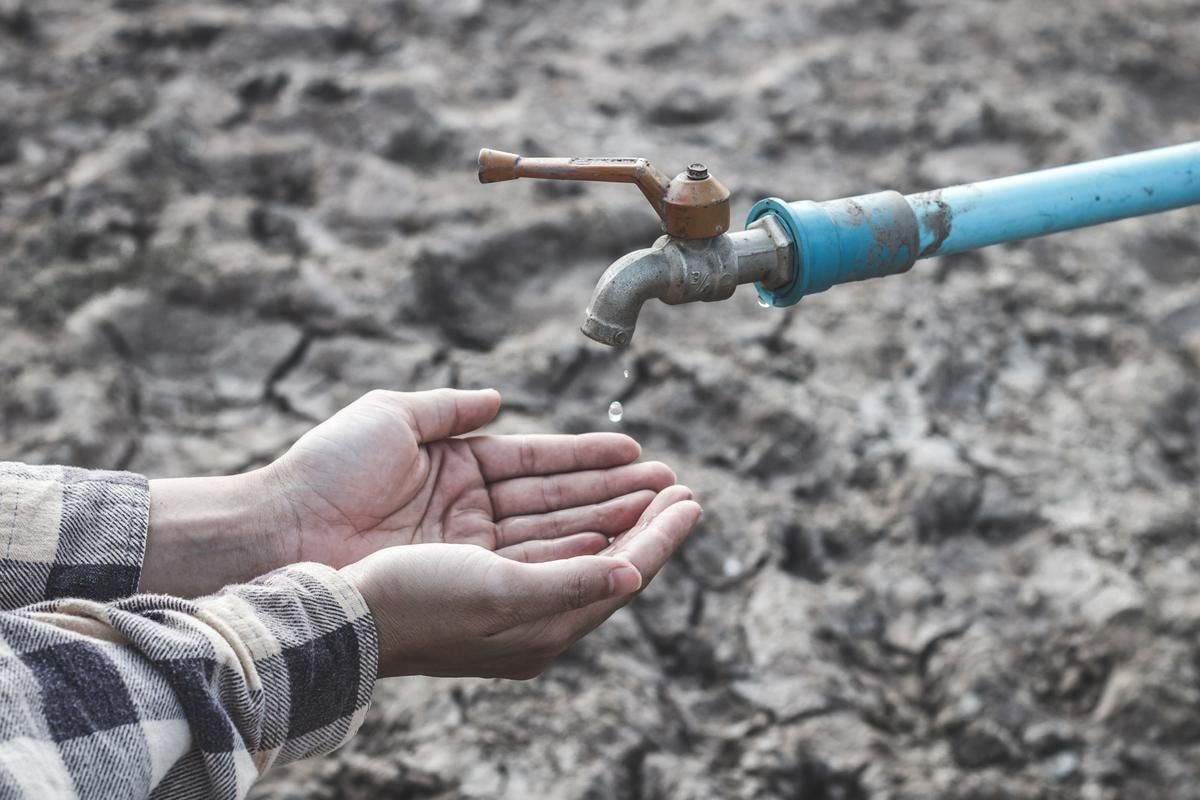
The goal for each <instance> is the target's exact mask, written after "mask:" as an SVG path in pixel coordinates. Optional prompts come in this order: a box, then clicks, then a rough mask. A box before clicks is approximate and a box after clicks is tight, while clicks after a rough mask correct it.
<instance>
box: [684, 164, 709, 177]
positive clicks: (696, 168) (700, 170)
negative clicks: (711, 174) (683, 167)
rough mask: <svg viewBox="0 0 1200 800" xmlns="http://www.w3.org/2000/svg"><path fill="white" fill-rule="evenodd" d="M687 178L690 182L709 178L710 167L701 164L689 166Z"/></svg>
mask: <svg viewBox="0 0 1200 800" xmlns="http://www.w3.org/2000/svg"><path fill="white" fill-rule="evenodd" d="M687 176H688V179H690V180H693V181H702V180H704V179H705V178H707V177H708V167H706V166H704V165H703V164H699V163H696V164H688V168H687Z"/></svg>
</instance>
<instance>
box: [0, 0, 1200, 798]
mask: <svg viewBox="0 0 1200 800" xmlns="http://www.w3.org/2000/svg"><path fill="white" fill-rule="evenodd" d="M1197 75H1200V2H1197V1H1196V0H1095V1H1094V2H1083V1H1082V0H1078V1H1077V2H1061V3H1043V2H1040V0H1005V1H1000V0H995V1H994V2H983V1H982V0H978V1H976V2H951V1H950V0H814V2H807V3H803V4H801V3H793V2H784V1H783V0H780V1H779V2H746V1H745V0H742V1H741V2H733V0H709V1H707V2H690V3H678V2H668V1H667V0H653V1H652V2H633V0H625V1H624V2H621V1H613V0H610V1H609V2H581V3H555V2H549V0H543V1H542V2H514V1H512V0H508V1H505V2H501V1H496V2H490V3H484V2H482V0H442V1H441V2H422V1H421V0H387V1H385V0H363V1H362V2H333V1H332V0H295V2H288V3H269V2H247V1H244V0H243V1H240V2H211V1H208V0H205V1H201V0H196V1H195V2H188V3H179V2H166V1H164V2H156V1H155V0H90V1H88V2H84V1H83V0H36V2H35V1H34V0H28V1H27V2H15V1H14V0H0V458H4V459H10V460H24V461H31V462H68V463H73V464H78V465H81V466H94V467H106V468H125V469H131V470H136V471H140V472H144V473H147V474H149V475H151V476H153V477H164V476H173V475H193V474H221V473H228V472H230V471H235V470H242V469H246V468H249V467H253V466H256V465H259V464H262V463H265V462H266V461H268V460H270V459H271V458H272V457H274V456H275V455H277V454H278V453H280V452H281V451H282V450H283V449H285V448H286V447H287V446H288V445H289V444H290V443H291V442H292V441H293V440H294V439H295V438H296V437H297V436H298V435H300V434H301V433H302V432H303V431H305V430H306V429H307V428H308V427H310V426H311V425H312V424H313V423H314V422H315V421H317V420H320V419H322V418H324V417H325V416H327V415H328V414H330V413H331V412H333V411H334V410H336V409H337V408H339V407H340V406H341V405H343V404H345V403H347V402H349V401H350V400H352V399H353V398H355V397H357V396H358V395H359V394H361V393H362V392H364V391H366V390H368V389H370V388H374V387H388V388H396V389H419V388H430V387H436V386H444V385H457V386H466V387H477V386H494V387H496V388H499V389H500V390H501V391H502V392H503V393H504V395H505V397H506V410H505V411H504V412H503V414H502V416H501V418H500V419H499V421H498V422H497V423H496V426H495V428H496V429H497V430H500V431H545V430H554V431H568V432H574V431H584V430H605V429H618V430H623V431H626V432H628V433H631V434H633V435H635V436H637V437H638V438H639V439H640V440H641V441H642V443H643V444H644V446H645V450H646V456H647V457H651V458H658V459H663V460H665V461H667V462H668V463H670V464H671V465H672V466H674V467H675V468H676V470H677V471H678V473H679V475H680V478H681V480H683V481H685V482H687V483H688V484H689V485H691V486H693V487H694V488H695V489H696V490H697V493H698V495H699V496H700V499H701V500H702V501H703V502H704V503H705V505H706V507H707V510H708V514H707V516H706V517H705V519H704V521H703V523H702V526H701V527H700V528H699V529H698V530H697V531H696V532H695V533H694V534H693V536H692V537H691V540H690V541H689V543H688V544H687V545H686V547H685V549H684V551H683V552H682V554H681V555H680V556H679V557H678V558H677V559H676V560H675V562H674V563H673V564H672V565H671V566H670V567H669V568H668V569H667V570H665V571H664V573H663V574H662V575H661V576H660V578H659V579H658V581H656V583H655V584H654V585H653V586H652V587H651V588H650V589H649V590H648V591H647V592H646V593H645V594H644V595H643V596H642V597H641V598H640V599H639V600H638V601H637V602H635V603H634V604H633V605H632V606H631V607H629V608H627V609H625V610H624V611H622V612H620V613H619V614H618V615H617V616H616V617H614V618H613V619H612V620H611V621H610V622H609V623H608V624H606V625H605V626H604V627H603V628H602V629H601V630H600V631H598V632H597V633H596V634H595V635H593V636H591V637H590V638H588V639H586V640H585V641H584V642H582V643H581V644H579V645H578V646H577V647H575V648H574V649H573V650H572V651H571V652H570V653H569V654H568V655H567V656H566V657H565V658H564V659H563V660H562V661H561V662H559V663H558V664H557V665H555V666H554V667H553V668H551V670H550V671H549V672H548V673H547V674H546V675H545V676H544V677H543V678H541V679H539V680H536V681H533V682H529V683H506V682H499V681H471V680H463V681H447V680H432V679H420V678H417V679H410V680H398V681H393V682H387V683H384V684H382V685H381V686H380V687H379V690H378V692H377V695H376V700H375V704H374V707H373V709H372V711H371V714H370V716H369V718H368V720H367V722H366V724H365V726H364V728H363V730H362V732H361V733H360V734H359V736H358V737H357V739H355V740H354V741H353V742H352V743H351V744H350V745H349V746H347V747H346V748H345V749H343V750H342V751H340V752H339V753H337V754H335V755H334V756H332V757H329V758H326V759H322V760H316V761H312V762H309V763H304V764H299V765H295V766H293V767H290V768H284V769H279V770H276V771H275V772H273V773H271V774H270V775H269V776H268V777H267V778H266V779H265V780H264V781H263V782H262V783H261V784H260V786H259V787H257V789H256V790H255V793H254V796H255V797H258V798H291V797H297V798H298V797H318V798H342V797H346V798H349V797H364V798H365V797H377V796H384V795H386V796H393V797H404V798H514V799H515V798H538V797H546V798H551V797H553V798H610V797H611V798H629V799H630V800H635V799H637V800H640V799H642V798H646V799H648V798H659V797H663V798H668V797H669V798H711V797H723V798H724V797H728V798H768V797H804V798H807V799H808V800H824V799H826V798H828V799H830V800H833V799H835V798H836V799H841V800H857V799H858V798H928V797H949V798H964V799H965V798H979V799H981V800H982V799H983V798H1029V799H1030V800H1032V798H1086V799H1087V800H1103V799H1104V798H1151V797H1171V798H1193V797H1200V759H1198V756H1200V649H1198V642H1197V632H1198V628H1200V511H1198V509H1200V225H1198V223H1200V211H1197V210H1195V209H1193V210H1190V211H1178V212H1173V213H1170V214H1165V215H1159V216H1155V217H1148V218H1144V219H1141V220H1134V221H1126V222H1120V223H1115V224H1111V225H1108V226H1104V227H1099V228H1094V229H1091V230H1084V231H1079V232H1075V233H1070V234H1063V235H1058V236H1055V237H1051V238H1047V239H1042V240H1036V241H1031V242H1028V243H1021V244H1014V245H1008V246H1001V247H995V248H991V249H988V250H985V251H982V252H977V253H973V254H965V255H962V256H957V257H949V258H944V259H939V260H935V261H930V262H921V263H920V264H918V266H917V267H915V268H914V269H913V270H912V271H911V272H910V273H908V274H906V275H904V276H901V277H894V278H888V279H884V280H878V281H872V282H867V283H861V284H854V285H850V286H846V287H839V288H836V289H834V290H833V291H831V292H828V293H826V294H822V295H817V296H814V297H810V298H808V299H806V300H804V301H803V302H802V303H801V304H800V305H799V306H796V307H794V308H791V309H785V310H781V309H771V310H766V309H761V308H759V307H758V305H757V304H756V302H755V299H754V297H753V293H752V292H750V291H748V290H747V289H741V290H739V292H738V293H737V295H735V297H734V298H732V299H730V300H728V301H725V302H722V303H716V304H696V305H692V306H681V307H675V308H668V307H666V306H663V305H661V304H658V303H652V304H649V305H647V307H646V308H645V310H644V311H643V312H642V315H641V324H640V325H639V329H638V336H637V340H636V341H635V346H634V348H633V350H632V352H631V353H629V354H626V355H625V356H618V355H617V354H614V353H612V352H610V351H608V350H606V349H605V348H603V347H601V346H599V345H596V344H594V343H592V342H590V341H589V340H587V339H585V338H584V337H583V336H582V335H581V334H580V333H578V330H577V327H578V325H579V323H580V322H581V320H582V311H583V308H584V305H585V304H586V301H587V298H588V296H589V294H590V291H591V287H592V285H593V284H594V282H595V280H596V278H597V277H598V276H599V275H600V273H601V272H602V271H603V269H604V267H605V266H606V265H607V264H608V263H609V262H611V261H612V260H613V259H615V258H617V257H618V256H620V255H622V254H623V253H625V252H627V251H629V250H632V249H636V248H639V247H645V246H648V245H649V244H650V242H652V241H653V239H654V238H655V237H656V235H657V232H658V227H657V224H658V223H657V219H656V218H655V217H654V215H653V214H652V212H651V211H650V209H649V208H648V207H647V206H646V203H645V201H644V200H643V199H642V197H641V196H640V195H639V194H638V193H637V192H636V191H634V190H633V189H632V188H631V187H628V186H604V185H599V184H593V185H586V186H582V185H573V184H559V185H555V184H542V185H539V184H537V183H535V182H527V181H520V182H517V183H510V184H501V185H498V186H480V185H479V184H478V183H477V182H476V176H475V167H474V159H475V154H476V152H477V151H478V149H479V148H480V147H483V146H487V147H495V148H499V149H504V150H510V151H514V152H522V153H526V154H530V155H584V156H587V155H615V156H644V157H647V158H649V159H650V160H651V161H652V162H653V163H654V164H656V165H658V166H659V167H660V168H662V169H663V171H664V172H666V173H668V174H674V173H675V172H677V171H679V170H680V169H682V168H683V166H684V165H686V164H687V163H689V162H692V161H704V162H706V163H707V164H708V166H709V168H710V169H711V170H712V172H713V173H714V174H715V175H717V176H718V177H719V178H720V179H721V180H722V181H723V182H724V183H725V184H726V185H727V186H729V187H730V188H731V189H732V190H733V192H734V198H733V200H734V209H733V214H734V219H735V223H737V224H739V225H740V220H741V219H743V218H744V215H745V212H746V210H747V209H748V208H749V207H750V205H751V204H752V203H753V202H754V201H755V200H757V199H759V198H760V197H764V196H768V195H775V196H779V197H783V198H786V199H802V198H807V199H828V198H833V197H841V196H845V195H850V194H856V193H862V192H867V191H875V190H881V189H885V188H891V189H896V190H899V191H902V192H912V191H918V190H924V189H929V188H935V187H939V186H943V185H946V184H949V183H952V182H958V181H966V180H975V179H981V178H987V177H995V176H999V175H1004V174H1009V173H1015V172H1021V171H1026V170H1029V169H1032V168H1036V167H1041V166H1051V165H1056V164H1061V163H1068V162H1073V161H1079V160H1085V159H1091V158H1097V157H1102V156H1106V155H1116V154H1120V153H1123V152H1128V151H1134V150H1140V149H1147V148H1150V147H1154V146H1158V145H1166V144H1172V143H1179V142H1185V141H1189V140H1195V139H1200V111H1198V109H1200V79H1198V78H1197ZM625 368H628V369H630V371H631V374H630V378H629V379H628V380H625V379H624V378H623V377H622V370H623V369H625ZM614 399H619V400H621V401H622V402H623V403H624V405H625V416H624V419H623V420H622V421H621V422H620V423H617V424H614V423H611V422H609V420H608V418H607V415H606V409H607V407H608V404H609V402H610V401H611V400H614Z"/></svg>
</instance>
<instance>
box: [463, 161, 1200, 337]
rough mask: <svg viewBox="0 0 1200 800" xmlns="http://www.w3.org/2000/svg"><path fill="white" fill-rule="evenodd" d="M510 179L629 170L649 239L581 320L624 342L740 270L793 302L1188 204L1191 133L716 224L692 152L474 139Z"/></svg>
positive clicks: (769, 293)
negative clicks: (511, 147) (641, 199)
mask: <svg viewBox="0 0 1200 800" xmlns="http://www.w3.org/2000/svg"><path fill="white" fill-rule="evenodd" d="M516 178H549V179H554V180H582V181H608V182H616V183H633V184H636V185H637V187H638V188H639V189H641V191H642V194H643V195H645V197H646V199H647V200H649V201H650V205H651V206H652V207H653V208H654V210H655V213H657V214H658V216H659V218H660V220H661V221H662V226H663V230H664V235H663V236H661V237H660V238H659V239H658V240H657V241H656V242H655V243H654V244H653V245H652V246H650V247H648V248H646V249H643V250H635V251H634V252H632V253H629V254H627V255H625V256H622V257H621V258H619V259H617V261H615V262H614V263H613V264H612V266H610V267H609V268H608V269H607V270H605V272H604V274H603V275H602V276H601V277H600V280H599V282H598V283H597V284H596V288H595V290H594V291H593V293H592V298H591V301H590V302H589V303H588V307H587V311H586V312H585V316H584V321H583V325H582V330H583V333H584V334H585V335H587V336H588V337H590V338H592V339H594V340H596V341H597V342H600V343H602V344H606V345H610V346H615V347H625V346H628V345H629V343H630V342H631V341H632V339H633V334H634V330H635V328H636V327H637V319H638V314H639V312H640V311H641V308H642V305H643V304H644V303H645V302H646V301H647V300H649V299H650V298H653V297H657V298H658V299H659V300H662V301H663V302H664V303H667V304H670V305H676V304H679V303H691V302H695V301H701V302H712V301H716V300H724V299H726V298H728V297H730V296H732V295H733V293H734V290H735V289H737V287H738V285H740V284H743V283H753V284H755V287H756V289H757V291H758V296H759V299H760V301H761V302H762V303H764V304H765V305H770V306H777V307H784V306H790V305H795V304H796V303H798V302H799V301H800V299H801V298H803V297H804V296H805V295H809V294H816V293H818V292H823V291H825V290H827V289H830V288H832V287H833V286H835V285H837V284H839V283H848V282H851V281H861V280H866V279H868V278H878V277H883V276H886V275H896V274H900V273H903V272H907V271H908V270H909V269H910V268H911V267H912V266H913V264H915V263H916V262H917V261H918V260H920V259H924V258H930V257H932V256H936V255H949V254H952V253H961V252H964V251H967V250H974V249H977V248H980V247H987V246H989V245H993V244H998V243H1001V242H1008V241H1015V240H1018V239H1027V238H1031V237H1034V236H1044V235H1046V234H1050V233H1057V232H1059V231H1065V230H1071V229H1074V228H1082V227H1087V226H1090V225H1098V224H1101V223H1104V222H1111V221H1114V220H1118V219H1124V218H1127V217H1135V216H1141V215H1144V214H1153V213H1157V212H1160V211H1168V210H1170V209H1175V208H1182V207H1184V206H1190V205H1198V204H1200V142H1192V143H1190V144H1181V145H1175V146H1172V147H1161V148H1158V149H1155V150H1146V151H1143V152H1140V153H1130V154H1127V155H1122V156H1115V157H1112V158H1105V159H1099V160H1096V161H1088V162H1083V163H1079V164H1072V165H1068V166H1063V167H1055V168H1053V169H1045V170H1040V171H1037V172H1029V173H1025V174H1021V175H1013V176H1010V177H1007V178H997V179H994V180H989V181H983V182H979V183H968V184H962V185H959V186H950V187H947V188H944V189H937V190H934V191H929V192H921V193H918V194H910V195H901V194H900V193H899V192H894V191H882V192H874V193H871V194H865V195H858V196H855V197H846V198H841V199H838V200H828V201H824V202H812V201H808V200H800V201H796V202H791V203H789V202H786V201H783V200H780V199H778V198H774V197H769V198H766V199H764V200H760V201H759V202H758V203H756V204H755V205H754V207H753V208H751V209H750V214H749V216H748V218H747V225H746V229H745V230H742V231H734V232H731V231H730V230H729V190H728V189H726V188H725V186H724V185H723V184H721V183H720V181H718V180H717V179H716V178H715V177H713V176H712V175H710V174H709V172H708V169H707V168H706V167H705V166H704V165H703V164H698V163H697V164H692V165H690V166H689V167H688V168H687V169H686V170H685V171H683V172H681V173H679V174H678V175H676V176H675V177H674V178H671V179H667V177H666V176H665V175H663V174H662V173H661V172H659V171H658V170H657V169H656V168H654V167H653V166H652V165H651V164H650V162H649V161H647V160H646V159H644V158H525V157H522V156H519V155H515V154H513V153H503V152H499V151H496V150H486V149H485V150H481V151H480V153H479V180H480V182H481V183H494V182H496V181H508V180H514V179H516Z"/></svg>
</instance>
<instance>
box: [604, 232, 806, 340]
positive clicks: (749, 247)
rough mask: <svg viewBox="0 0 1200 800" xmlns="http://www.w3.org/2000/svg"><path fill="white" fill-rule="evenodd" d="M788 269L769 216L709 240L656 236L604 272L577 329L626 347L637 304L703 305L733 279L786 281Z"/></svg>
mask: <svg viewBox="0 0 1200 800" xmlns="http://www.w3.org/2000/svg"><path fill="white" fill-rule="evenodd" d="M792 272H793V268H792V243H791V240H790V239H789V238H788V236H787V234H786V233H785V232H784V231H783V229H782V228H780V226H779V224H778V222H777V221H775V219H774V217H764V218H763V219H762V220H759V221H757V222H755V223H754V224H753V225H752V226H751V227H749V228H747V229H746V230H744V231H739V232H737V233H730V234H722V235H721V236H714V237H712V238H709V239H680V238H676V237H674V236H661V237H659V239H658V241H656V242H655V243H654V245H653V246H652V247H648V248H646V249H644V250H635V251H633V252H632V253H628V254H626V255H624V256H622V257H621V258H619V259H617V260H616V261H614V262H613V264H612V266H610V267H609V268H608V269H607V270H605V271H604V274H603V275H602V276H600V280H599V282H597V284H596V289H595V291H593V292H592V299H591V301H590V302H589V303H588V307H587V311H586V313H585V315H584V320H583V325H582V326H581V330H582V331H583V333H584V334H585V335H586V336H588V337H589V338H591V339H594V340H596V341H597V342H600V343H601V344H606V345H609V346H611V347H626V346H628V345H629V343H630V342H631V341H632V340H633V332H634V329H635V328H637V320H638V313H639V312H640V311H641V310H642V305H643V304H644V303H645V302H646V301H647V300H649V299H651V298H654V297H657V298H658V299H659V300H661V301H663V302H664V303H667V304H669V305H678V304H680V303H692V302H696V301H700V302H706V303H708V302H713V301H715V300H724V299H726V298H727V297H730V296H732V295H733V292H734V290H735V289H737V287H738V284H739V283H753V282H755V281H759V282H762V283H763V284H764V285H767V286H771V287H775V286H783V285H786V284H787V283H788V282H790V281H791V277H792Z"/></svg>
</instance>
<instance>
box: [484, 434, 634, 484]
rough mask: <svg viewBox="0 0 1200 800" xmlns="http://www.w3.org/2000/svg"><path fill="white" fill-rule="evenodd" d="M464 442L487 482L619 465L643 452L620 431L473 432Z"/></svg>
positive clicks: (626, 462) (630, 460)
mask: <svg viewBox="0 0 1200 800" xmlns="http://www.w3.org/2000/svg"><path fill="white" fill-rule="evenodd" d="M467 442H468V443H469V444H470V445H471V452H472V453H473V454H474V455H475V459H476V460H477V461H478V462H479V466H480V469H481V471H482V472H483V478H484V480H486V481H487V482H488V483H493V482H495V481H503V480H508V479H509V478H519V477H522V476H525V475H553V474H555V473H559V472H578V471H579V470H584V469H604V468H606V467H619V466H621V465H622V464H629V463H631V462H633V461H636V460H637V458H638V456H640V455H641V454H642V448H641V445H639V444H638V443H637V442H635V441H634V440H633V439H630V438H629V437H628V436H624V435H622V434H619V433H584V434H580V435H578V436H566V435H542V434H539V435H530V436H472V437H471V438H470V439H468V440H467Z"/></svg>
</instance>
